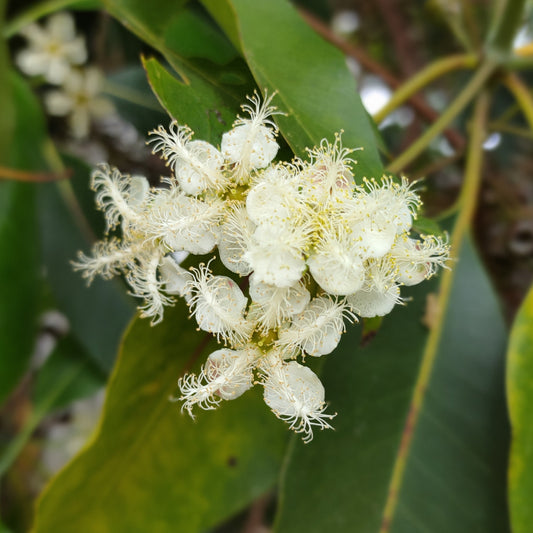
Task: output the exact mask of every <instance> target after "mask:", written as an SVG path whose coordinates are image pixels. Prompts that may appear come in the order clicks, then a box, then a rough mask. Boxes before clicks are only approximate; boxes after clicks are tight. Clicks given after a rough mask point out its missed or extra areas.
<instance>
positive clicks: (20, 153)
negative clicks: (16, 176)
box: [0, 76, 45, 403]
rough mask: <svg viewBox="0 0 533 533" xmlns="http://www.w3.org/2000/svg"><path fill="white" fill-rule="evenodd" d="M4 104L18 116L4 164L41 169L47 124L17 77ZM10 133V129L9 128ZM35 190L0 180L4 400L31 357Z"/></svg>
mask: <svg viewBox="0 0 533 533" xmlns="http://www.w3.org/2000/svg"><path fill="white" fill-rule="evenodd" d="M7 89H8V90H9V91H10V92H11V94H12V96H13V104H12V105H10V104H9V102H6V103H5V105H6V108H7V109H8V110H9V111H8V113H9V112H11V111H13V114H14V119H15V120H16V123H15V127H14V130H13V135H12V138H11V139H10V150H9V155H8V156H6V159H5V160H4V163H6V164H8V165H11V166H12V167H14V168H16V169H20V170H26V171H31V170H39V169H40V168H42V167H41V165H42V159H40V158H39V156H38V155H36V153H35V148H34V147H35V146H36V145H39V144H40V143H41V142H42V139H43V137H44V131H45V130H44V123H43V121H42V120H41V121H40V122H39V121H37V122H32V118H33V116H34V114H35V113H34V112H35V110H36V103H35V99H34V96H33V94H32V93H31V91H30V89H29V88H28V87H27V86H26V85H25V84H24V82H22V80H20V79H19V78H18V77H14V76H12V77H10V79H9V83H8V84H7ZM5 133H7V134H9V129H8V130H7V131H6V132H5ZM34 205H35V190H34V188H33V187H32V186H31V185H30V184H26V183H18V182H2V183H0V294H1V295H2V296H1V298H0V324H2V327H1V328H0V366H1V368H2V372H0V403H1V402H2V401H3V400H4V399H5V397H6V396H7V394H9V392H10V391H11V389H12V388H13V386H14V385H15V384H16V383H17V382H18V380H19V378H20V377H21V375H22V373H23V372H24V371H25V369H26V365H27V361H28V359H29V357H30V355H31V352H32V350H33V344H34V335H35V329H36V318H37V305H38V300H39V296H40V294H39V291H40V285H39V279H38V278H39V276H38V246H37V225H36V217H35V208H34Z"/></svg>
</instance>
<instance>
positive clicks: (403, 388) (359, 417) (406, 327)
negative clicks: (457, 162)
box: [276, 240, 508, 533]
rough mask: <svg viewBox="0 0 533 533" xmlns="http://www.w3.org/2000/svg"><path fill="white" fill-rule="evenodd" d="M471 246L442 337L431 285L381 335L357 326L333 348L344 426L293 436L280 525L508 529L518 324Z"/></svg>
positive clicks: (328, 369) (292, 528)
mask: <svg viewBox="0 0 533 533" xmlns="http://www.w3.org/2000/svg"><path fill="white" fill-rule="evenodd" d="M461 248H462V249H461V253H460V257H461V259H460V261H459V262H458V263H457V264H456V265H455V267H454V271H453V272H452V273H449V274H447V275H448V276H452V278H451V283H452V285H451V292H450V297H449V301H448V305H447V306H446V308H444V309H442V315H441V321H438V319H437V320H436V321H435V319H432V321H433V325H432V328H437V329H435V330H433V333H432V335H431V336H429V337H428V335H427V331H426V328H425V327H424V326H423V325H422V322H421V321H422V318H423V315H424V314H425V313H426V320H427V311H428V310H427V309H426V310H424V307H425V306H426V296H427V295H428V290H431V288H428V287H427V286H426V287H424V286H421V287H415V288H414V290H413V291H412V292H411V293H410V295H411V296H412V297H413V300H412V301H409V302H408V304H407V307H406V308H403V309H402V308H400V309H398V308H397V309H395V310H394V312H393V313H392V315H390V316H387V317H386V318H385V320H384V321H383V325H382V327H381V329H380V331H379V333H378V334H377V336H376V338H375V339H374V340H373V341H372V342H371V343H369V344H368V345H366V346H365V347H364V348H361V347H359V348H357V345H358V339H359V337H358V334H356V333H355V332H353V331H351V332H350V333H348V334H347V335H346V338H345V339H344V340H343V342H342V345H341V347H340V348H339V349H338V350H337V351H336V352H335V354H333V355H332V356H328V359H327V360H326V363H325V365H324V372H323V381H324V384H325V387H326V397H327V398H328V400H329V401H330V403H331V405H330V409H329V410H330V411H336V412H338V416H337V417H336V418H335V420H334V425H335V428H336V431H335V432H334V433H332V432H324V433H321V434H319V435H316V437H315V440H314V441H313V442H312V443H311V444H310V445H308V446H304V445H302V444H301V443H300V442H299V441H298V439H295V441H294V442H293V443H292V444H293V446H292V450H291V453H290V456H289V458H288V461H287V468H286V471H285V472H284V476H283V483H282V492H281V497H280V502H281V504H280V512H279V514H278V517H277V527H276V531H277V532H278V533H289V532H290V533H299V532H308V531H335V532H338V533H344V532H350V533H378V532H381V533H385V532H387V533H388V532H392V533H397V532H406V533H419V532H420V533H422V532H428V531H431V533H450V532H452V531H453V532H454V533H463V532H464V533H471V532H473V531H480V532H484V533H491V532H494V533H501V532H505V531H507V530H508V525H507V520H508V519H507V513H506V502H505V468H506V446H507V441H508V427H507V420H506V416H505V406H504V402H503V376H502V363H503V355H504V347H505V339H506V332H505V327H504V324H503V321H502V317H501V314H500V310H499V308H498V303H497V300H496V299H495V297H494V294H493V292H492V289H491V287H490V284H489V282H488V280H487V277H486V274H485V273H484V271H483V269H482V267H481V265H480V263H479V259H478V258H477V255H476V253H475V251H474V249H473V248H472V245H471V243H470V241H469V240H466V241H465V242H464V243H463V246H462V247H461ZM428 301H429V302H431V299H430V300H428ZM430 309H431V307H430ZM433 311H435V310H434V309H433ZM438 328H442V329H441V330H440V332H441V334H440V335H438V332H439V329H438Z"/></svg>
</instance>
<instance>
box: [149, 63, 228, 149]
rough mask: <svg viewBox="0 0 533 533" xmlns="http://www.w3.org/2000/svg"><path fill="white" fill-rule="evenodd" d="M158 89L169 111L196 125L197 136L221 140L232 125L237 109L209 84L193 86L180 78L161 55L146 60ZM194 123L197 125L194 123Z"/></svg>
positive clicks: (194, 127)
mask: <svg viewBox="0 0 533 533" xmlns="http://www.w3.org/2000/svg"><path fill="white" fill-rule="evenodd" d="M144 68H145V69H146V74H147V76H148V80H149V82H150V85H151V86H152V89H153V91H154V93H155V94H156V95H157V98H158V99H159V102H160V103H161V105H162V106H163V107H164V108H165V109H166V110H167V112H168V114H169V115H170V116H171V117H172V118H174V119H176V120H178V122H179V123H180V124H187V125H189V126H191V127H192V129H193V131H194V133H195V137H196V138H197V139H202V140H207V141H209V142H212V143H214V144H219V143H220V139H221V138H222V133H223V132H224V131H227V130H229V129H230V128H231V124H232V122H233V120H234V119H235V112H233V111H231V110H230V109H228V107H227V106H225V105H224V103H223V101H222V100H221V99H220V98H219V97H218V96H217V93H216V92H215V91H213V90H212V89H211V88H210V87H209V86H207V85H199V86H197V87H195V88H194V89H192V88H191V87H188V86H187V85H184V84H183V83H182V82H180V81H178V80H177V79H176V78H175V77H174V76H173V75H172V74H170V73H169V72H168V71H167V70H166V69H165V68H164V67H163V66H162V65H161V64H160V63H159V61H157V59H148V60H145V61H144ZM193 125H194V126H193Z"/></svg>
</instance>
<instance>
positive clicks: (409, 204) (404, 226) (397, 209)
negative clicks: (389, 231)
mask: <svg viewBox="0 0 533 533" xmlns="http://www.w3.org/2000/svg"><path fill="white" fill-rule="evenodd" d="M364 182H365V187H366V188H367V189H368V190H369V192H368V195H367V199H368V201H369V203H372V204H373V205H374V206H375V212H379V211H381V212H387V218H388V219H389V220H390V221H391V222H392V223H393V224H394V225H395V226H396V231H397V233H403V232H405V231H409V230H410V229H411V225H412V223H413V218H414V217H416V213H417V211H418V209H419V208H420V205H421V204H422V202H421V200H420V197H419V196H418V195H417V194H416V192H415V191H414V190H413V185H414V184H411V183H409V182H408V181H407V179H406V178H405V177H402V179H401V182H400V183H397V182H395V181H393V179H392V177H387V176H383V177H382V178H381V184H378V183H377V181H376V180H375V179H371V180H369V179H364Z"/></svg>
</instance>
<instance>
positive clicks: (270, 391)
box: [263, 361, 335, 442]
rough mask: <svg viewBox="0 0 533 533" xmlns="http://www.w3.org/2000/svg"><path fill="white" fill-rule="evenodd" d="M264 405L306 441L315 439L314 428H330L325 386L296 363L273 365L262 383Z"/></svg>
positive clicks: (315, 376)
mask: <svg viewBox="0 0 533 533" xmlns="http://www.w3.org/2000/svg"><path fill="white" fill-rule="evenodd" d="M263 386H264V399H265V403H266V404H267V405H268V406H269V407H270V409H272V412H273V413H274V414H275V415H276V416H277V417H278V418H280V419H281V420H284V421H285V422H287V423H288V424H290V429H293V430H294V431H295V432H296V433H303V434H304V436H303V441H304V442H310V441H311V440H312V439H313V426H316V427H319V428H320V429H331V426H330V425H329V423H328V422H327V421H326V419H331V418H333V417H334V416H335V415H328V414H325V413H324V411H325V409H326V404H325V402H324V394H325V393H324V386H323V385H322V383H321V382H320V379H318V377H317V375H316V374H314V373H313V371H312V370H310V369H309V368H307V367H305V366H302V365H300V364H299V363H297V362H296V361H291V362H289V363H279V364H274V365H272V366H271V368H270V369H269V371H268V373H267V374H266V377H265V380H264V381H263Z"/></svg>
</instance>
